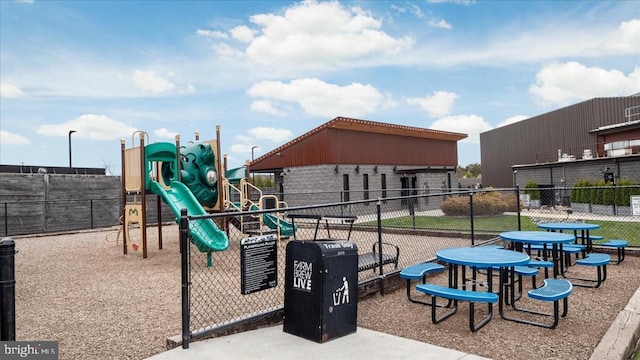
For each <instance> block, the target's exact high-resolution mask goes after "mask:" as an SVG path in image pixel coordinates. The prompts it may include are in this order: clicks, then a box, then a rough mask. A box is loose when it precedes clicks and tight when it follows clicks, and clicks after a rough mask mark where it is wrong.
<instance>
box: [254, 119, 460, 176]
mask: <svg viewBox="0 0 640 360" xmlns="http://www.w3.org/2000/svg"><path fill="white" fill-rule="evenodd" d="M457 161H458V148H457V142H456V141H446V140H435V139H424V138H416V137H407V136H399V135H389V134H380V133H367V132H362V131H350V130H343V129H333V128H327V129H323V130H321V131H319V132H317V133H315V134H313V135H311V136H309V137H307V138H305V139H304V141H300V142H297V143H294V144H291V145H290V146H289V147H287V148H286V149H283V150H282V151H281V152H280V155H276V156H270V157H267V158H265V159H263V160H260V161H259V162H256V164H254V166H253V169H254V171H260V170H271V169H277V168H285V167H295V166H311V165H321V164H363V165H365V164H372V165H405V166H456V165H457V164H458V163H457Z"/></svg>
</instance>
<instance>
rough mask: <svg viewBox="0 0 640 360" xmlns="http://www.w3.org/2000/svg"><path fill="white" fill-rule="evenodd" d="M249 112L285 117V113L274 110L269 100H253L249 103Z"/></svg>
mask: <svg viewBox="0 0 640 360" xmlns="http://www.w3.org/2000/svg"><path fill="white" fill-rule="evenodd" d="M251 110H253V111H257V112H263V113H266V114H271V115H277V116H285V115H287V113H286V112H284V111H280V110H278V109H276V108H275V107H274V106H273V104H272V103H271V101H269V100H254V101H253V102H252V103H251Z"/></svg>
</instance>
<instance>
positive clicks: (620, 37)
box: [605, 19, 640, 54]
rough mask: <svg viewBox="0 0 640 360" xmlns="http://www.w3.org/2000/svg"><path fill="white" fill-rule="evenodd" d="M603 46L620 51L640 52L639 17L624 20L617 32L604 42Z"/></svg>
mask: <svg viewBox="0 0 640 360" xmlns="http://www.w3.org/2000/svg"><path fill="white" fill-rule="evenodd" d="M605 47H606V48H609V49H612V50H615V51H621V52H628V53H632V54H633V53H635V54H637V53H640V19H633V20H630V21H624V22H622V24H620V27H618V32H617V34H615V33H614V35H613V36H612V37H611V38H610V39H609V40H608V41H607V42H606V43H605Z"/></svg>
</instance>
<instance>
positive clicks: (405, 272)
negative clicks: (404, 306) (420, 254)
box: [400, 262, 444, 305]
mask: <svg viewBox="0 0 640 360" xmlns="http://www.w3.org/2000/svg"><path fill="white" fill-rule="evenodd" d="M442 271H444V266H443V265H441V264H438V263H435V262H425V263H419V264H414V265H411V266H407V267H406V268H404V269H402V271H400V278H401V279H405V280H406V281H407V298H408V299H409V301H411V302H414V303H417V304H423V305H431V302H430V301H429V302H427V301H423V300H419V299H416V298H414V297H412V296H411V281H412V280H420V279H422V283H423V284H424V283H425V282H426V281H427V275H429V274H435V273H439V272H442Z"/></svg>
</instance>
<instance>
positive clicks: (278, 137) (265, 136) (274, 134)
mask: <svg viewBox="0 0 640 360" xmlns="http://www.w3.org/2000/svg"><path fill="white" fill-rule="evenodd" d="M248 133H249V134H250V135H251V136H253V137H254V138H255V139H258V140H269V141H271V142H272V143H276V144H278V143H282V142H285V141H287V140H289V139H291V138H293V133H292V132H291V130H289V129H276V128H271V127H256V128H253V129H249V131H248Z"/></svg>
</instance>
